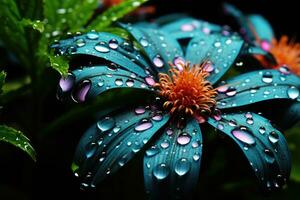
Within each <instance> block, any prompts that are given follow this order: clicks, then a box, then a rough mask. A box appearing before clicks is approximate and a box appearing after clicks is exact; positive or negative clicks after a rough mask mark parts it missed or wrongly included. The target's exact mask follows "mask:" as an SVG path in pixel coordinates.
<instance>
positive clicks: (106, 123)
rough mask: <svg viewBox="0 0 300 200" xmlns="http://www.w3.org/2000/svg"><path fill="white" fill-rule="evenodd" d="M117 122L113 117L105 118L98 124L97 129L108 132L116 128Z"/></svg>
mask: <svg viewBox="0 0 300 200" xmlns="http://www.w3.org/2000/svg"><path fill="white" fill-rule="evenodd" d="M115 125H116V122H115V120H114V118H112V117H105V118H104V119H102V120H100V121H99V122H98V123H97V127H98V129H99V130H100V131H103V132H104V131H108V130H111V129H112V128H114V126H115Z"/></svg>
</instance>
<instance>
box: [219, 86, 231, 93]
mask: <svg viewBox="0 0 300 200" xmlns="http://www.w3.org/2000/svg"><path fill="white" fill-rule="evenodd" d="M228 88H229V87H228V85H222V86H219V87H218V88H217V91H218V92H219V93H225V92H227V90H228Z"/></svg>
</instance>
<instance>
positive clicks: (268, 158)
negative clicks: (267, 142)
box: [264, 149, 275, 164]
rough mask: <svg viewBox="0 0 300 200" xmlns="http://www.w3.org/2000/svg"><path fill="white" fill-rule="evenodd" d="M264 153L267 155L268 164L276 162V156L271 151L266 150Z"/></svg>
mask: <svg viewBox="0 0 300 200" xmlns="http://www.w3.org/2000/svg"><path fill="white" fill-rule="evenodd" d="M264 153H265V159H266V161H267V162H268V163H270V164H273V163H274V161H275V158H274V154H273V152H272V151H270V149H265V150H264Z"/></svg>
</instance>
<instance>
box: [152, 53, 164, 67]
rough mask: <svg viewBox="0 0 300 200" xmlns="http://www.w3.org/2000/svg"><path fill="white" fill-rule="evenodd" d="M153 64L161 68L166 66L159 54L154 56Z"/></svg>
mask: <svg viewBox="0 0 300 200" xmlns="http://www.w3.org/2000/svg"><path fill="white" fill-rule="evenodd" d="M153 64H154V65H155V66H156V67H159V68H161V67H163V66H164V62H163V60H162V59H161V57H160V56H159V55H157V56H155V57H154V58H153Z"/></svg>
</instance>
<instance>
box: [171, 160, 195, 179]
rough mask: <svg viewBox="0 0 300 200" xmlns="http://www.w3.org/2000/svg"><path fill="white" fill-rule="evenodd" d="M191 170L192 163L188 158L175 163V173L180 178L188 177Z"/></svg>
mask: <svg viewBox="0 0 300 200" xmlns="http://www.w3.org/2000/svg"><path fill="white" fill-rule="evenodd" d="M190 169H191V163H190V162H189V161H188V160H187V159H186V158H181V159H179V160H178V161H176V163H175V168H174V170H175V172H176V174H177V175H179V176H184V175H186V174H187V173H188V172H189V171H190Z"/></svg>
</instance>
